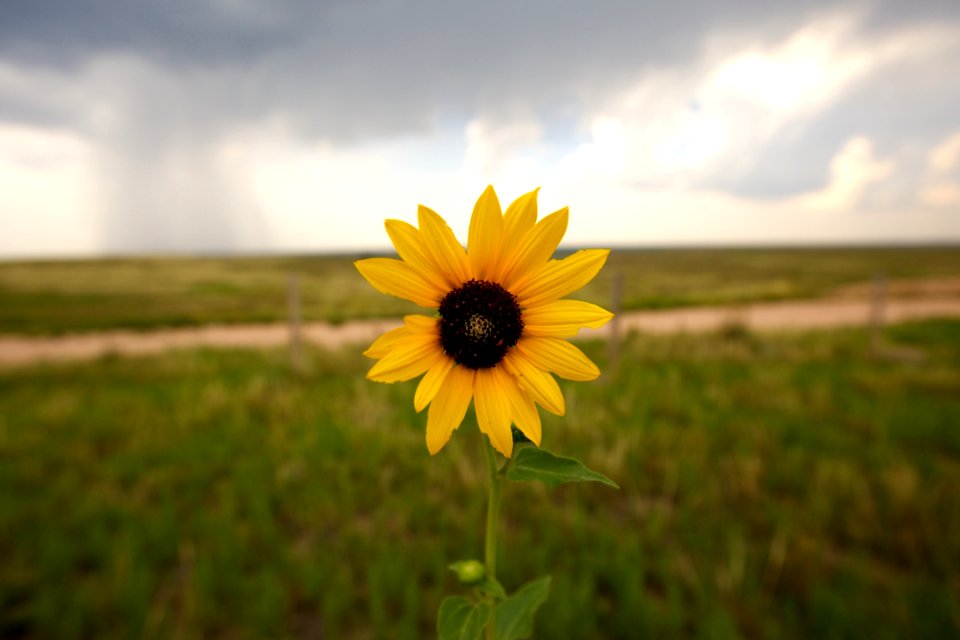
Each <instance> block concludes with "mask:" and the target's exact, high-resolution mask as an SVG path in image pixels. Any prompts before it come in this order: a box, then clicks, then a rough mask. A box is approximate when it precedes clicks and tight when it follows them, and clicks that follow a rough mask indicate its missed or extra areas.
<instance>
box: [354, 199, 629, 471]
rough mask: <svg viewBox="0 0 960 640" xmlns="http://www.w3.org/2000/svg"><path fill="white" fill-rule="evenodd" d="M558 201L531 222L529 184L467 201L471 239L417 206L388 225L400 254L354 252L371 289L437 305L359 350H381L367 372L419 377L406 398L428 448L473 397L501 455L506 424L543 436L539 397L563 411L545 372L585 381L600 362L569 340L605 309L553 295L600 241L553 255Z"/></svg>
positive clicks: (592, 264)
mask: <svg viewBox="0 0 960 640" xmlns="http://www.w3.org/2000/svg"><path fill="white" fill-rule="evenodd" d="M567 216H568V209H567V208H566V207H564V208H563V209H560V210H559V211H556V212H555V213H552V214H550V215H548V216H546V217H545V218H543V219H541V220H540V221H539V222H538V221H537V190H534V191H531V192H530V193H528V194H526V195H523V196H521V197H519V198H517V200H516V201H515V202H513V204H511V205H510V206H509V207H507V210H506V212H505V213H502V212H501V209H500V202H499V200H498V199H497V194H496V193H495V192H494V190H493V187H487V189H486V190H485V191H484V192H483V194H482V195H481V196H480V198H479V199H478V200H477V204H476V206H475V207H474V209H473V216H472V218H471V220H470V229H469V235H468V241H467V249H466V251H464V248H463V246H462V245H461V244H460V243H459V242H458V241H457V239H456V237H455V236H454V234H453V231H451V230H450V227H449V226H447V223H446V222H444V220H443V218H441V217H440V216H439V215H438V214H437V213H436V212H434V211H432V210H430V209H428V208H427V207H424V206H422V205H421V206H420V207H419V210H418V215H417V217H418V223H419V229H418V228H416V227H414V226H413V225H410V224H408V223H406V222H402V221H400V220H387V221H386V223H385V224H386V228H387V233H388V234H389V236H390V239H391V240H392V241H393V245H394V247H395V248H396V250H397V253H398V254H399V256H400V259H399V260H397V259H392V258H369V259H366V260H358V261H357V262H356V263H355V264H356V267H357V269H358V270H359V271H360V273H361V274H362V275H363V277H364V278H366V279H367V281H368V282H369V283H370V284H372V285H373V286H374V287H375V288H376V289H377V290H378V291H381V292H383V293H387V294H390V295H393V296H397V297H399V298H404V299H406V300H411V301H413V302H415V303H416V304H418V305H420V306H422V307H427V308H430V309H434V310H435V311H434V313H433V314H431V315H409V316H406V317H405V318H404V321H403V326H402V327H399V328H397V329H393V330H391V331H388V332H386V333H384V334H383V335H382V336H380V337H379V338H377V340H376V341H375V342H374V343H373V344H372V345H371V346H370V348H369V349H367V350H366V351H365V352H364V355H365V356H367V357H369V358H373V359H376V360H377V363H376V364H374V365H373V367H372V368H371V369H370V371H369V372H368V373H367V378H368V379H370V380H375V381H377V382H387V383H392V382H402V381H405V380H412V379H413V378H416V377H417V376H420V375H423V378H422V379H421V380H420V383H419V384H418V386H417V390H416V393H415V394H414V398H413V405H414V408H415V409H416V410H417V412H420V411H423V410H424V409H425V408H426V407H427V406H428V405H429V407H430V409H429V411H428V412H427V449H428V450H429V451H430V453H431V454H436V453H437V452H438V451H440V449H442V448H443V446H444V445H445V444H446V443H447V441H448V440H449V439H450V436H451V435H452V433H453V431H454V430H455V429H456V428H457V427H459V426H460V423H461V422H462V421H463V419H464V416H466V413H467V409H468V408H469V406H470V401H471V400H473V405H474V410H475V412H476V416H477V423H478V425H479V426H480V430H481V431H482V432H483V433H485V434H486V435H487V437H489V438H490V442H491V443H492V444H493V446H494V447H495V448H496V449H497V450H498V451H499V452H500V453H502V454H503V455H504V456H507V457H510V455H511V453H512V452H513V435H512V432H511V425H513V424H515V425H516V426H517V428H518V429H519V430H520V431H521V432H522V433H523V434H524V435H525V436H526V437H527V438H529V439H530V440H531V441H532V442H534V443H536V444H537V445H539V444H540V434H541V428H540V415H539V413H538V412H537V408H536V405H537V404H539V405H540V406H541V407H543V408H544V409H546V410H547V411H549V412H551V413H553V414H556V415H563V413H564V411H565V406H564V400H563V394H562V393H561V391H560V387H559V385H558V384H557V381H556V379H555V378H554V377H553V375H552V374H556V375H558V376H560V377H561V378H565V379H567V380H593V379H595V378H596V377H597V376H599V375H600V370H599V369H598V368H597V366H596V365H595V364H594V363H593V362H591V361H590V359H589V358H587V356H586V355H584V353H583V352H582V351H580V349H578V348H577V347H575V346H573V345H572V344H570V343H569V342H567V341H566V340H565V338H569V337H571V336H574V335H576V333H577V331H579V330H580V329H581V328H582V327H599V326H601V325H603V324H605V323H606V322H607V321H608V320H610V318H612V317H613V314H611V313H610V312H609V311H607V310H606V309H603V308H601V307H598V306H597V305H594V304H590V303H588V302H581V301H579V300H561V298H562V297H563V296H565V295H567V294H569V293H571V292H573V291H575V290H577V289H579V288H580V287H582V286H584V285H585V284H587V283H588V282H590V280H592V279H593V278H594V276H596V275H597V273H598V272H599V271H600V269H601V267H603V264H604V262H606V259H607V256H608V255H609V253H610V252H609V251H608V250H596V249H593V250H582V251H577V252H576V253H574V254H572V255H570V256H567V257H566V258H563V259H562V260H554V259H551V256H552V255H553V252H554V250H556V248H557V245H558V244H559V243H560V240H561V238H563V234H564V233H565V232H566V229H567Z"/></svg>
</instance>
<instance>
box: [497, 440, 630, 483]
mask: <svg viewBox="0 0 960 640" xmlns="http://www.w3.org/2000/svg"><path fill="white" fill-rule="evenodd" d="M507 478H509V479H510V480H513V481H515V482H522V481H525V480H539V481H540V482H542V483H543V484H545V485H547V486H548V487H555V486H557V485H558V484H563V483H564V482H602V483H603V484H605V485H608V486H611V487H613V488H614V489H619V488H620V487H618V486H617V483H616V482H614V481H613V480H611V479H610V478H608V477H607V476H605V475H603V474H602V473H597V472H596V471H593V470H591V469H589V468H588V467H587V466H586V465H584V464H583V463H582V462H580V461H579V460H576V459H575V458H564V457H562V456H557V455H554V454H552V453H550V452H549V451H547V450H546V449H538V448H536V447H524V448H522V449H520V451H518V452H517V454H516V455H515V456H514V459H513V461H512V462H511V464H510V467H509V468H508V469H507Z"/></svg>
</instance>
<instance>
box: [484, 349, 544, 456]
mask: <svg viewBox="0 0 960 640" xmlns="http://www.w3.org/2000/svg"><path fill="white" fill-rule="evenodd" d="M492 371H493V372H494V377H496V378H498V384H499V385H500V388H501V389H503V390H504V391H505V392H506V394H507V400H508V402H509V403H510V412H511V414H512V415H513V421H514V422H515V423H516V425H517V428H518V429H520V431H522V432H523V435H525V436H527V437H528V438H530V440H532V441H533V442H534V443H535V444H536V445H537V446H540V435H541V429H540V414H539V413H537V407H536V405H534V404H533V398H531V397H530V396H529V395H527V394H526V393H524V392H523V391H522V390H521V389H520V386H519V384H518V382H517V379H516V378H515V377H514V376H513V375H512V374H510V373H508V372H507V370H506V368H505V367H495V368H494V369H492Z"/></svg>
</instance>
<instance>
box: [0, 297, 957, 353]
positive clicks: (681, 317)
mask: <svg viewBox="0 0 960 640" xmlns="http://www.w3.org/2000/svg"><path fill="white" fill-rule="evenodd" d="M938 293H940V295H935V296H920V297H908V298H900V299H898V298H892V299H889V300H887V302H886V304H885V305H884V308H883V317H884V321H886V322H902V321H905V320H915V319H921V318H931V317H960V297H957V296H953V295H949V294H948V295H946V296H944V295H942V292H938ZM873 313H874V311H873V310H872V307H871V302H870V299H869V298H868V297H864V296H860V295H845V296H838V297H832V298H824V299H818V300H798V301H790V302H776V303H763V304H753V305H748V306H739V307H708V308H697V309H672V310H664V311H631V312H627V313H623V314H621V315H620V316H619V318H617V320H616V321H615V323H611V324H610V325H608V326H606V327H604V328H602V329H598V330H586V331H583V332H581V334H580V335H581V337H583V338H590V337H605V336H607V335H609V332H610V331H611V329H612V328H613V327H614V326H616V325H618V326H617V329H616V330H618V331H621V332H627V331H631V330H637V331H644V332H650V333H670V332H682V331H687V332H701V331H712V330H716V329H719V328H721V327H723V326H725V325H729V324H733V323H736V324H739V325H742V326H744V327H747V328H750V329H754V330H761V331H778V330H801V329H817V328H830V327H842V326H856V325H866V324H868V323H869V322H870V318H871V315H872V314H873ZM398 325H399V321H396V320H377V321H358V322H347V323H345V324H341V325H328V324H323V323H313V324H306V325H304V326H303V327H302V329H301V330H302V335H303V338H304V340H306V341H307V342H310V343H312V344H315V345H319V346H322V347H327V348H336V347H339V346H342V345H346V344H364V343H368V342H371V341H372V340H373V339H374V338H376V336H378V335H380V334H381V333H382V332H383V331H386V330H387V329H390V328H393V327H395V326H398ZM288 340H289V329H288V327H287V326H286V325H285V324H262V325H211V326H206V327H197V328H189V329H161V330H156V331H149V332H133V331H106V332H101V333H89V334H76V335H65V336H57V337H39V338H32V337H23V336H9V335H8V336H0V365H6V366H17V365H25V364H30V363H33V362H40V361H55V360H87V359H93V358H98V357H100V356H103V355H106V354H125V355H140V354H150V353H158V352H161V351H165V350H167V349H176V348H186V347H199V346H205V347H247V348H249V347H276V346H281V345H284V344H286V343H287V342H288Z"/></svg>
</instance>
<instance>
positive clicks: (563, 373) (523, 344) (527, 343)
mask: <svg viewBox="0 0 960 640" xmlns="http://www.w3.org/2000/svg"><path fill="white" fill-rule="evenodd" d="M515 349H516V350H517V352H518V353H519V355H521V356H523V357H524V358H526V359H527V360H528V361H530V363H531V364H533V366H535V367H537V368H538V369H543V370H544V371H551V372H553V373H555V374H557V375H558V376H560V377H561V378H566V379H567V380H580V381H585V380H596V378H597V377H598V376H599V375H600V369H598V368H597V365H595V364H593V362H591V360H590V358H588V357H587V356H586V355H584V353H583V351H580V349H578V348H576V347H575V346H573V345H572V344H570V343H569V342H567V341H566V340H561V339H559V338H534V337H526V336H524V337H523V338H520V341H519V342H517V345H516V347H515Z"/></svg>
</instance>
